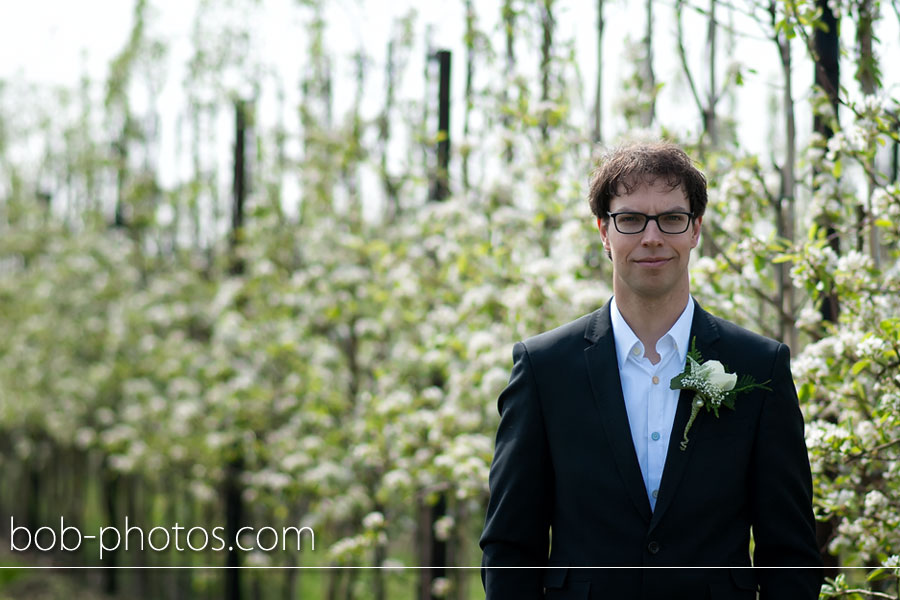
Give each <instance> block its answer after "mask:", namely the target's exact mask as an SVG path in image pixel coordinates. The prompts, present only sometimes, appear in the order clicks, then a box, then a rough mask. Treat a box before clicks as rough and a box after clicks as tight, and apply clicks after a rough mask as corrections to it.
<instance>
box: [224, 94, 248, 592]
mask: <svg viewBox="0 0 900 600" xmlns="http://www.w3.org/2000/svg"><path fill="white" fill-rule="evenodd" d="M247 110H248V107H247V103H246V102H244V101H243V100H238V101H237V102H235V107H234V111H235V135H234V187H233V191H234V198H233V203H232V209H231V236H230V238H229V242H230V249H231V273H232V274H233V275H239V274H241V273H243V272H244V263H243V260H242V259H241V258H240V257H239V256H238V254H237V247H238V245H239V244H240V242H241V237H242V235H243V234H242V230H243V226H244V201H245V199H246V196H247V171H248V169H247V160H246V157H247V154H246V143H247ZM243 469H244V456H243V452H242V449H241V447H240V444H235V445H234V446H233V447H232V448H231V451H230V453H229V454H228V456H226V460H225V485H224V490H223V494H224V500H225V533H226V539H227V541H228V555H227V558H226V563H225V566H226V567H227V569H225V598H226V600H240V598H241V570H240V569H239V568H238V567H240V566H241V560H240V558H241V557H240V548H238V546H237V540H236V537H237V532H238V530H239V529H240V528H241V527H242V522H243V503H242V500H241V495H242V492H243V487H242V485H241V472H242V471H243Z"/></svg>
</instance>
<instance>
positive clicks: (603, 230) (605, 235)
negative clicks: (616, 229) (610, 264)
mask: <svg viewBox="0 0 900 600" xmlns="http://www.w3.org/2000/svg"><path fill="white" fill-rule="evenodd" d="M597 229H599V230H600V239H602V240H603V248H605V249H606V252H607V253H609V228H608V227H607V224H606V223H604V222H603V219H601V218H600V217H597Z"/></svg>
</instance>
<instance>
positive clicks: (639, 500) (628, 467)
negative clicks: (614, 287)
mask: <svg viewBox="0 0 900 600" xmlns="http://www.w3.org/2000/svg"><path fill="white" fill-rule="evenodd" d="M609 310H610V305H609V303H607V304H606V305H605V306H604V307H603V308H601V309H600V310H598V311H597V312H595V313H594V315H593V318H591V320H590V321H589V322H588V326H587V329H586V330H585V338H586V339H588V340H589V341H591V342H594V343H593V345H591V346H588V347H587V348H586V349H585V351H584V357H585V360H586V361H587V369H588V375H589V377H590V380H591V388H592V390H593V392H594V403H595V404H596V405H597V409H598V410H599V411H600V419H601V422H602V423H603V429H604V431H605V432H606V438H607V439H608V440H609V443H610V446H611V449H612V454H613V457H614V459H615V461H616V467H617V468H618V471H619V474H620V476H621V477H622V480H623V481H624V482H625V489H626V490H627V491H628V495H629V496H630V497H631V501H632V502H633V503H634V506H635V508H636V509H637V511H638V513H640V515H641V516H642V517H643V518H644V520H645V521H647V522H650V516H651V511H650V501H649V500H648V499H647V491H646V490H645V489H644V478H643V476H642V475H641V467H640V464H639V463H638V459H637V454H636V453H635V451H634V442H633V441H632V439H631V428H630V427H629V426H628V413H627V412H626V410H625V398H624V396H623V395H622V382H621V379H620V378H619V363H618V361H617V360H616V344H615V340H614V338H613V332H612V324H611V322H610V318H609Z"/></svg>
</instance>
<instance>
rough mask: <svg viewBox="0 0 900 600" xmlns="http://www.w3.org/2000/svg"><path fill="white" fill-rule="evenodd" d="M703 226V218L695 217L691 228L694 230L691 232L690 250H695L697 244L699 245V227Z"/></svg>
mask: <svg viewBox="0 0 900 600" xmlns="http://www.w3.org/2000/svg"><path fill="white" fill-rule="evenodd" d="M702 224H703V217H697V218H696V219H694V224H693V225H692V227H693V228H694V229H693V231H692V232H691V248H696V247H697V244H699V243H700V226H701V225H702Z"/></svg>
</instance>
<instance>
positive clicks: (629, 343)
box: [609, 295, 694, 370]
mask: <svg viewBox="0 0 900 600" xmlns="http://www.w3.org/2000/svg"><path fill="white" fill-rule="evenodd" d="M609 317H610V321H611V322H612V329H613V338H614V339H615V342H616V360H617V361H618V363H619V369H620V370H621V369H622V367H624V366H625V361H626V360H628V353H629V352H633V351H634V348H635V347H637V348H639V349H643V344H641V340H639V339H638V337H637V335H635V333H634V331H632V329H631V327H630V326H629V325H628V323H627V322H626V321H625V317H623V316H622V313H621V312H619V307H618V306H617V305H616V298H615V296H613V298H612V300H611V301H610V307H609ZM693 322H694V299H693V297H691V296H690V295H688V301H687V305H686V306H685V307H684V310H683V311H682V312H681V316H679V317H678V320H677V321H675V324H674V325H672V328H671V329H669V331H667V332H666V334H665V335H664V336H663V337H662V338H660V342H661V341H662V340H663V339H665V338H666V336H669V337H671V338H672V342H673V343H674V344H675V351H676V352H677V353H678V360H679V363H680V364H684V361H685V360H687V352H688V344H689V343H690V339H689V338H690V336H691V325H692V324H693ZM657 345H659V342H657ZM640 354H641V355H643V352H641V353H640Z"/></svg>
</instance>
